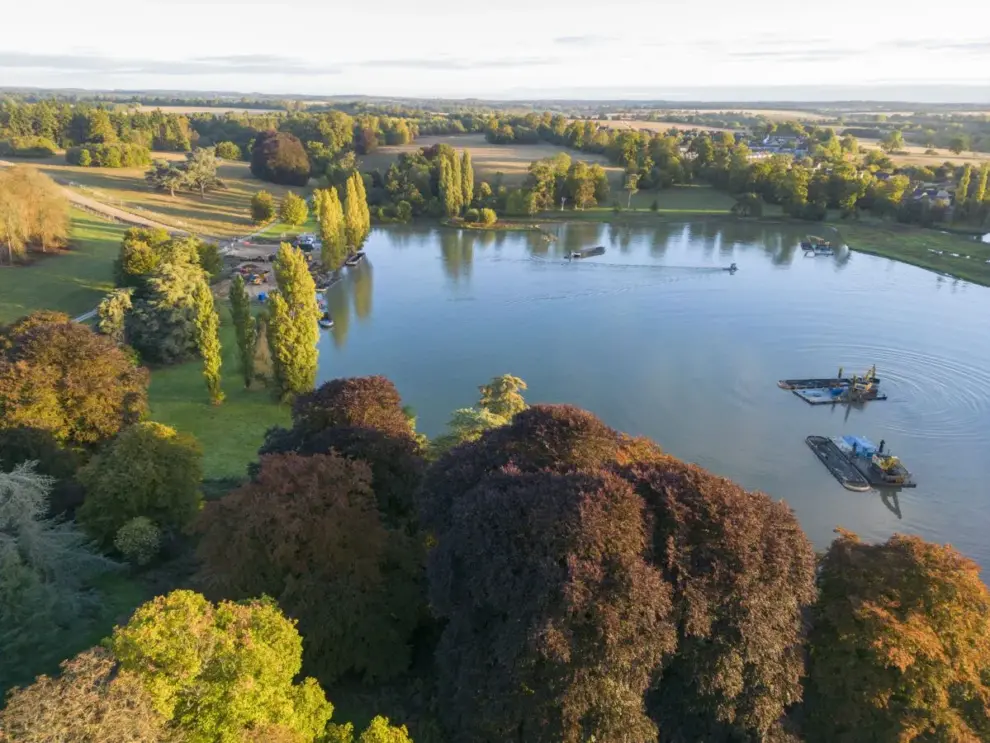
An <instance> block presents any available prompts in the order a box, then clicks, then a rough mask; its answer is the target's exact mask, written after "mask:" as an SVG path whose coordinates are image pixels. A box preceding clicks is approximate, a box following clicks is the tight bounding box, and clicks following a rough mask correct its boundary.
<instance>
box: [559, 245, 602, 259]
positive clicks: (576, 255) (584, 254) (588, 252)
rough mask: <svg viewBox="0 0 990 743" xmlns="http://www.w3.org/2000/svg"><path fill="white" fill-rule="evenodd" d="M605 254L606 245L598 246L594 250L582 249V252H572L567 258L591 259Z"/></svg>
mask: <svg viewBox="0 0 990 743" xmlns="http://www.w3.org/2000/svg"><path fill="white" fill-rule="evenodd" d="M604 253H605V246H604V245H596V246H595V247H593V248H581V250H573V251H571V252H570V253H569V254H568V255H567V257H568V258H590V257H591V256H593V255H603V254H604Z"/></svg>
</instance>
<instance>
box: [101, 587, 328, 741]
mask: <svg viewBox="0 0 990 743" xmlns="http://www.w3.org/2000/svg"><path fill="white" fill-rule="evenodd" d="M109 647H110V648H111V650H112V651H113V654H114V656H115V657H116V658H117V661H118V662H119V664H120V668H121V670H122V671H124V672H126V673H129V674H133V675H134V676H135V677H136V678H137V679H138V681H139V682H140V684H141V685H142V686H143V687H144V689H146V690H147V692H148V693H149V694H150V695H151V699H152V705H153V707H154V709H155V710H156V711H157V712H158V713H159V714H161V715H162V716H163V717H164V718H165V719H166V720H168V726H169V727H170V728H171V729H173V730H175V731H176V732H178V733H180V734H181V735H182V736H183V740H185V741H188V743H214V742H215V741H240V740H243V739H244V738H243V736H245V735H246V734H247V732H248V731H250V730H252V729H259V728H260V729H272V728H274V729H284V730H286V731H287V732H291V733H293V734H295V736H298V738H297V739H298V740H301V741H312V740H314V739H315V738H316V737H317V736H318V735H320V734H321V733H322V732H323V730H324V728H325V726H326V723H327V721H328V720H329V719H330V716H331V714H332V712H333V707H332V706H331V705H330V703H329V702H327V700H326V697H325V696H324V694H323V690H322V689H320V687H319V685H318V684H317V683H316V681H314V680H313V679H311V678H307V679H304V680H303V681H302V682H301V683H298V684H295V683H293V680H294V678H295V677H296V674H298V673H299V669H300V668H301V666H302V638H301V637H300V636H299V633H298V632H297V631H296V628H295V627H294V626H293V623H292V622H291V621H290V620H288V619H286V618H285V617H284V616H283V615H282V614H281V613H280V612H279V610H278V608H277V607H276V606H275V605H274V603H273V602H271V601H250V602H246V603H240V604H234V603H230V602H227V601H222V602H220V603H219V604H217V605H213V604H211V603H210V602H209V601H207V600H206V599H205V598H203V597H202V596H201V595H199V594H197V593H193V592H192V591H173V592H172V593H170V594H168V595H167V596H159V597H157V598H155V599H154V600H152V601H150V602H148V603H146V604H144V605H143V606H140V607H139V608H138V609H137V611H135V612H134V615H133V616H132V617H131V619H130V621H129V622H128V623H127V624H126V625H124V626H123V627H117V628H116V629H115V630H114V633H113V637H112V638H111V640H110V641H109ZM270 737H271V738H274V735H270Z"/></svg>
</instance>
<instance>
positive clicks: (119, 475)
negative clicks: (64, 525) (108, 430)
mask: <svg viewBox="0 0 990 743" xmlns="http://www.w3.org/2000/svg"><path fill="white" fill-rule="evenodd" d="M201 460H202V452H201V450H200V447H199V444H198V443H197V442H196V440H195V439H194V438H192V437H191V436H188V435H186V434H180V433H176V431H175V430H174V429H172V428H169V427H168V426H163V425H162V424H161V423H153V422H146V423H138V424H137V425H134V426H131V427H130V428H128V429H126V430H125V431H124V432H123V433H121V434H120V436H118V437H117V438H116V439H115V440H114V441H113V442H112V443H111V444H110V445H109V446H108V447H107V448H106V449H105V450H104V451H103V452H102V453H100V454H99V455H98V456H96V457H94V458H93V459H92V461H90V463H89V464H88V465H86V466H85V467H84V468H83V469H81V470H80V471H79V480H80V482H82V483H83V485H84V486H85V487H86V500H85V502H84V503H83V505H82V508H80V509H79V521H80V522H81V523H82V525H83V526H84V527H85V529H86V530H87V531H88V532H89V533H90V534H91V535H92V536H93V538H94V539H96V540H98V541H99V542H101V543H102V544H103V545H104V546H110V544H111V543H112V542H113V539H114V537H115V536H117V532H118V531H119V530H120V529H121V527H123V526H124V525H125V524H127V523H128V522H129V521H131V520H132V519H133V518H135V517H137V516H146V517H148V519H149V520H151V521H152V522H153V523H154V524H156V525H157V526H159V527H161V528H162V529H181V528H182V527H184V526H186V525H187V524H189V523H190V522H191V521H192V520H193V519H194V518H195V516H196V514H197V513H198V512H199V508H200V504H201V496H200V491H199V486H200V481H201V480H202V461H201Z"/></svg>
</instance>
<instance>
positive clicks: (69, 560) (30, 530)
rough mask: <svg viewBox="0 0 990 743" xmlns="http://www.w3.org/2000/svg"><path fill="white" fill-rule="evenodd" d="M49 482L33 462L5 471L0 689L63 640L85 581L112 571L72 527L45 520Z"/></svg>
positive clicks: (0, 510) (0, 481)
mask: <svg viewBox="0 0 990 743" xmlns="http://www.w3.org/2000/svg"><path fill="white" fill-rule="evenodd" d="M52 484H53V480H52V478H49V477H46V476H44V475H39V474H37V473H36V472H35V470H34V463H33V462H31V463H27V464H19V465H17V466H16V467H14V468H13V470H12V471H10V472H6V471H3V470H0V643H2V644H3V652H4V658H3V660H4V662H3V664H2V666H0V685H3V686H6V685H7V684H9V683H10V682H11V681H20V680H22V678H20V677H21V676H23V674H24V673H25V670H26V668H29V667H30V666H29V662H36V660H35V659H36V658H38V657H39V656H41V657H44V656H45V655H47V654H48V653H50V652H51V648H52V646H53V645H55V646H58V645H59V643H60V642H62V641H64V638H63V633H64V632H65V631H66V630H67V629H71V628H74V626H75V621H76V618H77V617H78V616H79V614H80V612H81V610H82V608H83V607H84V606H85V605H86V604H87V602H88V600H89V598H90V597H89V595H88V592H87V591H86V590H85V589H86V588H87V585H86V584H87V583H88V581H89V580H90V579H91V578H92V577H94V576H95V575H97V574H99V573H100V572H104V571H106V570H107V569H109V568H111V567H113V564H112V563H110V562H109V561H108V560H106V559H104V558H103V557H100V556H98V555H96V554H95V553H93V551H92V549H91V547H90V546H89V544H88V543H87V541H86V538H85V536H84V535H83V534H82V532H81V531H80V530H79V528H78V527H77V526H76V525H75V524H74V523H73V522H71V521H62V520H60V519H53V518H51V517H49V516H48V512H49V502H48V497H49V494H50V492H51V487H52Z"/></svg>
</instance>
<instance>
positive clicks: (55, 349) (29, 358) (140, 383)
mask: <svg viewBox="0 0 990 743" xmlns="http://www.w3.org/2000/svg"><path fill="white" fill-rule="evenodd" d="M147 407H148V372H147V370H145V369H143V368H139V367H136V366H135V365H134V362H133V361H132V360H131V358H130V357H129V356H128V355H127V354H126V353H125V352H124V351H122V350H121V349H120V348H118V347H117V346H116V344H114V342H113V341H112V340H110V339H109V338H107V337H104V336H101V335H99V334H97V333H94V332H93V331H92V330H91V329H90V328H88V327H86V326H85V325H82V324H80V323H74V322H72V321H71V320H70V319H69V317H68V316H67V315H63V314H61V313H57V312H36V313H34V314H33V315H29V316H27V317H25V318H21V319H20V320H18V321H16V322H14V323H13V324H11V325H8V326H6V327H0V428H15V427H22V426H24V427H32V428H38V429H42V430H45V431H48V432H49V433H51V434H52V436H53V437H54V438H55V440H56V441H58V442H59V443H60V444H64V445H67V446H92V445H93V444H97V443H99V442H100V441H103V440H106V439H109V438H111V437H113V436H114V435H116V434H117V433H118V432H119V431H120V430H121V428H123V427H124V426H126V425H128V424H131V423H134V422H136V421H138V420H140V418H141V416H142V415H144V413H145V412H146V410H147Z"/></svg>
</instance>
